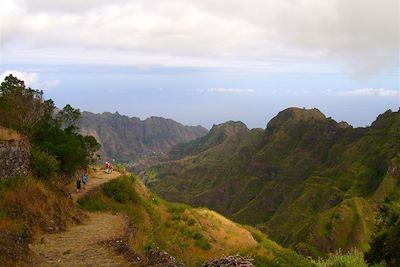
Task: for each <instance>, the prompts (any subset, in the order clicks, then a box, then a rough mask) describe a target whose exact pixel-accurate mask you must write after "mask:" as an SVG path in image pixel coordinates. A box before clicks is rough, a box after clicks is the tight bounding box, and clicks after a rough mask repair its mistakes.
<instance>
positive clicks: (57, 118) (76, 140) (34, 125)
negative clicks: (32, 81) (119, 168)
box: [0, 75, 100, 177]
mask: <svg viewBox="0 0 400 267" xmlns="http://www.w3.org/2000/svg"><path fill="white" fill-rule="evenodd" d="M55 110H56V108H55V105H54V102H53V101H52V100H51V99H48V100H45V99H44V97H43V91H41V90H33V89H31V88H29V87H28V88H27V87H26V86H25V83H24V82H23V81H21V80H19V79H18V78H16V77H14V76H13V75H9V76H7V77H6V78H5V79H4V82H2V83H1V85H0V125H3V126H5V127H8V128H12V129H15V130H17V131H19V132H22V133H23V134H25V135H27V136H28V138H29V141H30V142H31V144H32V146H33V148H34V149H33V154H32V157H31V163H32V164H34V165H35V166H32V167H33V171H34V173H36V174H37V176H41V177H43V176H49V175H50V174H54V173H55V172H56V171H58V170H61V171H63V172H74V171H75V170H77V169H80V168H86V167H87V166H88V164H89V163H90V162H91V161H92V159H93V156H94V154H95V152H96V151H98V150H99V148H100V144H99V143H98V142H97V141H96V139H95V138H94V137H91V136H82V135H80V134H78V133H77V130H78V129H79V128H78V127H77V125H78V121H79V119H80V115H81V113H80V111H79V109H75V108H73V107H72V106H71V105H69V104H68V105H66V106H65V107H64V108H63V109H62V110H60V111H59V112H58V113H56V112H55Z"/></svg>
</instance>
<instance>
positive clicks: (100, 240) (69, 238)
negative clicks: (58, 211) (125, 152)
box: [31, 171, 132, 266]
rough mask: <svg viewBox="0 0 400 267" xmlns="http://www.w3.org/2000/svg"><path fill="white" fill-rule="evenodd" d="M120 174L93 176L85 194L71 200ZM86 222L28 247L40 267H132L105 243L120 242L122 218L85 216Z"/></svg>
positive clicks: (73, 195)
mask: <svg viewBox="0 0 400 267" xmlns="http://www.w3.org/2000/svg"><path fill="white" fill-rule="evenodd" d="M120 176H121V174H120V173H117V172H114V173H112V174H105V173H102V172H100V171H97V172H95V174H94V175H92V178H91V177H89V181H88V185H87V187H86V189H85V190H81V192H79V193H77V192H76V191H74V188H73V185H72V186H71V190H73V193H72V198H73V200H74V201H77V200H78V199H79V198H80V197H82V196H83V195H85V194H86V193H87V192H88V191H90V190H91V189H94V188H96V187H98V186H100V185H102V184H104V183H106V182H108V181H110V180H112V179H116V178H118V177H120ZM87 215H88V217H89V220H88V221H87V222H86V223H84V224H81V225H77V226H73V227H71V228H69V229H68V230H67V231H65V232H61V233H57V234H46V235H44V236H42V238H41V239H40V240H38V241H37V242H35V243H33V244H32V245H31V249H32V251H33V252H34V253H35V255H36V260H35V261H36V262H37V264H38V265H40V266H132V264H131V263H129V262H128V261H127V260H126V259H125V258H124V257H123V256H122V255H120V254H118V253H117V252H116V251H115V249H113V248H112V247H110V246H108V245H107V242H106V241H109V240H115V239H118V238H122V237H123V236H124V234H125V233H126V231H127V229H128V223H127V221H126V219H125V218H124V217H123V216H122V215H118V214H117V215H115V214H110V213H96V212H87Z"/></svg>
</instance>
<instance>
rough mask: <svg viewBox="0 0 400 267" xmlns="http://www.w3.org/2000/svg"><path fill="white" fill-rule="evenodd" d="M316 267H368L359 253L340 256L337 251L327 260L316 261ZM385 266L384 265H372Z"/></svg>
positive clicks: (354, 252)
mask: <svg viewBox="0 0 400 267" xmlns="http://www.w3.org/2000/svg"><path fill="white" fill-rule="evenodd" d="M315 265H316V266H317V267H368V266H369V265H368V263H366V262H365V260H364V256H363V254H362V253H361V252H358V251H356V250H354V251H351V252H349V253H347V254H341V252H340V251H338V252H337V253H335V254H332V255H330V256H329V258H327V259H325V260H321V259H320V260H318V261H316V262H315ZM374 266H376V267H378V266H382V267H383V266H385V265H374Z"/></svg>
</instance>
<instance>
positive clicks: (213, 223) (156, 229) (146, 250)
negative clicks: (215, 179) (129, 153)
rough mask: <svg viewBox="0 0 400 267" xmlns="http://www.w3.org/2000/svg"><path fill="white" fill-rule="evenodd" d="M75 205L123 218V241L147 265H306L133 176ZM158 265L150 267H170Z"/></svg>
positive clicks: (260, 237) (265, 240)
mask: <svg viewBox="0 0 400 267" xmlns="http://www.w3.org/2000/svg"><path fill="white" fill-rule="evenodd" d="M79 203H80V206H81V207H82V208H84V209H86V210H89V211H100V212H108V211H111V212H117V213H122V214H125V215H127V217H128V218H129V220H130V221H131V223H132V225H133V226H134V227H133V229H132V231H131V233H130V235H129V238H128V241H127V242H128V244H129V247H130V249H132V250H133V251H135V253H136V255H137V257H138V258H142V259H144V258H145V257H148V260H149V261H150V262H152V261H153V260H154V259H153V258H152V255H153V254H154V251H158V250H161V251H165V252H167V253H168V254H169V255H172V256H174V258H176V259H177V260H178V261H179V262H182V263H184V264H185V265H187V266H201V264H202V263H203V262H205V261H207V260H210V259H213V258H218V257H221V256H223V255H232V254H237V253H240V254H241V255H246V256H248V257H251V258H253V259H254V260H255V265H256V266H275V265H276V264H279V265H282V266H312V265H311V262H309V261H308V260H307V259H305V258H303V257H302V256H300V255H298V254H296V253H294V252H293V251H291V250H288V249H284V248H282V247H280V246H279V245H277V244H276V243H274V242H272V241H271V240H269V239H268V238H267V236H266V235H264V234H262V233H261V232H259V231H257V230H255V229H253V228H251V227H244V226H241V225H239V224H236V223H233V222H232V221H230V220H228V219H226V218H224V217H223V216H221V215H220V214H218V213H216V212H214V211H211V210H208V209H206V208H199V209H195V208H191V207H190V206H187V205H183V204H177V203H170V202H167V201H164V200H162V199H160V198H158V197H157V196H155V195H154V194H152V193H151V192H149V191H148V190H147V189H146V187H145V186H144V185H143V184H142V182H141V181H140V180H138V179H135V178H134V177H133V176H129V175H128V176H125V177H122V178H119V179H118V180H114V181H111V182H109V183H107V184H105V185H104V186H103V187H102V188H101V190H96V191H93V192H91V193H89V194H88V195H87V196H86V197H84V198H82V199H81V200H79ZM142 263H143V262H142ZM160 263H163V264H161V265H154V266H175V265H168V264H165V263H164V262H160ZM147 264H149V262H147ZM141 266H147V265H146V264H145V265H141ZM149 266H153V265H151V264H150V265H149Z"/></svg>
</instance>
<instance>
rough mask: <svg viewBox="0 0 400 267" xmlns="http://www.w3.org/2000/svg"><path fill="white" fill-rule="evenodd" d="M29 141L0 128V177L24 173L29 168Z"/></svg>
mask: <svg viewBox="0 0 400 267" xmlns="http://www.w3.org/2000/svg"><path fill="white" fill-rule="evenodd" d="M29 157H30V145H29V142H28V141H27V140H26V139H25V138H23V137H21V136H19V135H18V134H16V133H15V132H13V131H11V130H9V129H6V128H3V127H1V128H0V166H1V167H0V177H12V176H17V175H26V174H27V173H28V169H29Z"/></svg>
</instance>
